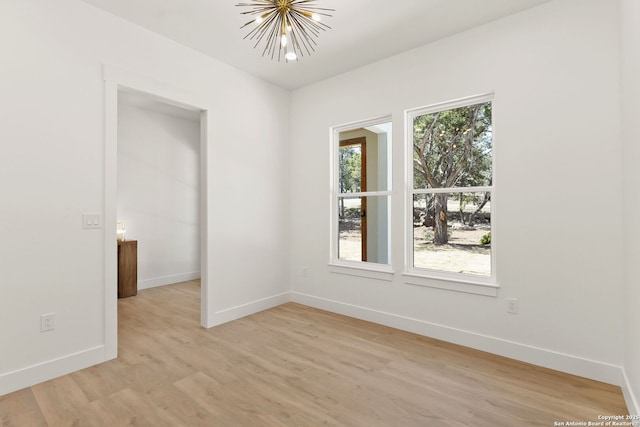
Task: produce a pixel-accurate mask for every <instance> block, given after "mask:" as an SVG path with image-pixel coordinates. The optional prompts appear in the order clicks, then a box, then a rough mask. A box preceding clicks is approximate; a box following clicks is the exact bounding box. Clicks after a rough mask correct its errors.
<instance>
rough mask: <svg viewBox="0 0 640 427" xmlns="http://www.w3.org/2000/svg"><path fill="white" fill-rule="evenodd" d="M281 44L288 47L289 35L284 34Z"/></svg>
mask: <svg viewBox="0 0 640 427" xmlns="http://www.w3.org/2000/svg"><path fill="white" fill-rule="evenodd" d="M280 46H282V47H287V35H286V34H283V35H282V37H281V38H280Z"/></svg>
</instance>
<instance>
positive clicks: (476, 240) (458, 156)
mask: <svg viewBox="0 0 640 427" xmlns="http://www.w3.org/2000/svg"><path fill="white" fill-rule="evenodd" d="M492 98H493V96H492V95H485V96H480V97H473V98H467V99H464V100H459V101H454V102H450V103H444V104H439V105H435V106H431V107H425V108H420V109H415V110H410V111H408V112H407V124H408V125H407V127H408V129H407V143H408V150H407V152H408V156H409V159H408V160H409V168H408V169H409V194H408V203H409V206H408V208H409V209H408V211H409V218H408V219H407V223H408V225H409V227H408V228H409V229H408V231H407V234H408V236H407V237H408V238H407V242H408V245H407V255H408V256H407V258H408V259H407V272H408V273H409V274H415V275H421V276H430V277H436V278H441V279H449V280H454V281H461V282H470V283H479V284H495V262H494V261H495V260H494V257H493V256H492V244H493V243H492V237H494V236H493V235H494V233H492V221H491V216H492V200H493V196H494V180H493V125H492V102H491V100H492Z"/></svg>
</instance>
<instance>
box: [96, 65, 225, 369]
mask: <svg viewBox="0 0 640 427" xmlns="http://www.w3.org/2000/svg"><path fill="white" fill-rule="evenodd" d="M103 80H104V91H105V92H104V99H105V117H104V119H105V127H104V144H105V165H104V167H105V169H104V221H103V224H104V225H105V227H104V229H103V230H104V339H105V359H106V360H110V359H114V358H116V357H118V304H117V303H118V270H117V269H118V259H117V236H116V222H117V201H118V187H117V175H118V92H119V91H121V90H124V91H131V92H136V93H139V94H142V95H144V96H146V97H149V98H151V99H154V100H157V101H162V102H165V103H168V104H171V105H174V106H177V107H181V108H185V109H187V110H192V111H199V112H200V277H201V279H200V283H201V285H200V324H201V325H202V326H203V327H205V328H207V327H210V326H211V325H209V318H208V314H209V312H210V311H213V310H212V309H211V310H210V308H211V307H210V302H209V299H208V296H209V295H211V293H212V292H211V291H210V287H211V283H210V280H209V274H208V247H209V242H208V240H209V239H208V236H209V229H210V224H209V211H210V208H209V204H208V201H209V197H208V188H209V173H208V164H209V158H208V157H209V147H211V146H212V142H213V136H212V133H213V132H212V123H213V116H212V108H210V106H209V105H208V103H207V102H206V101H205V100H204V99H202V98H201V97H200V96H198V95H196V94H193V93H191V92H188V91H184V90H182V89H179V88H178V87H176V86H172V85H170V84H165V83H161V82H158V81H156V80H153V79H151V78H148V77H145V76H141V75H138V74H135V73H131V72H129V71H125V70H122V69H120V68H117V67H113V66H110V65H106V64H105V65H103ZM111 225H113V227H111Z"/></svg>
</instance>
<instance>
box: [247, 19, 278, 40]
mask: <svg viewBox="0 0 640 427" xmlns="http://www.w3.org/2000/svg"><path fill="white" fill-rule="evenodd" d="M275 18H276V16H273V15H272V16H269V17H268V18H267V19H266V20H265V21H264V22H262V23H261V24H259V25H258V26H257V27H255V28H254V29H253V30H251V31H250V32H249V33H247V35H246V36H244V38H245V39H246V38H247V37H249V40H253V39H254V38H256V37H257V39H258V43H259V42H260V40H262V38H263V37H264V34H265V33H266V32H267V31H268V30H269V27H270V25H271V21H273V20H274V19H275ZM256 46H257V44H256ZM254 48H255V46H254Z"/></svg>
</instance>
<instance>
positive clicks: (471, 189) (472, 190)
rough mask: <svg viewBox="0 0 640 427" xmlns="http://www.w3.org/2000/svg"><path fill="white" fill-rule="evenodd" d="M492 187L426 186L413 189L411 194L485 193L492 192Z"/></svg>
mask: <svg viewBox="0 0 640 427" xmlns="http://www.w3.org/2000/svg"><path fill="white" fill-rule="evenodd" d="M493 190H494V188H493V187H490V186H484V187H447V188H426V189H422V188H421V189H413V190H411V193H413V194H437V193H486V192H487V191H490V192H493Z"/></svg>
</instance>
